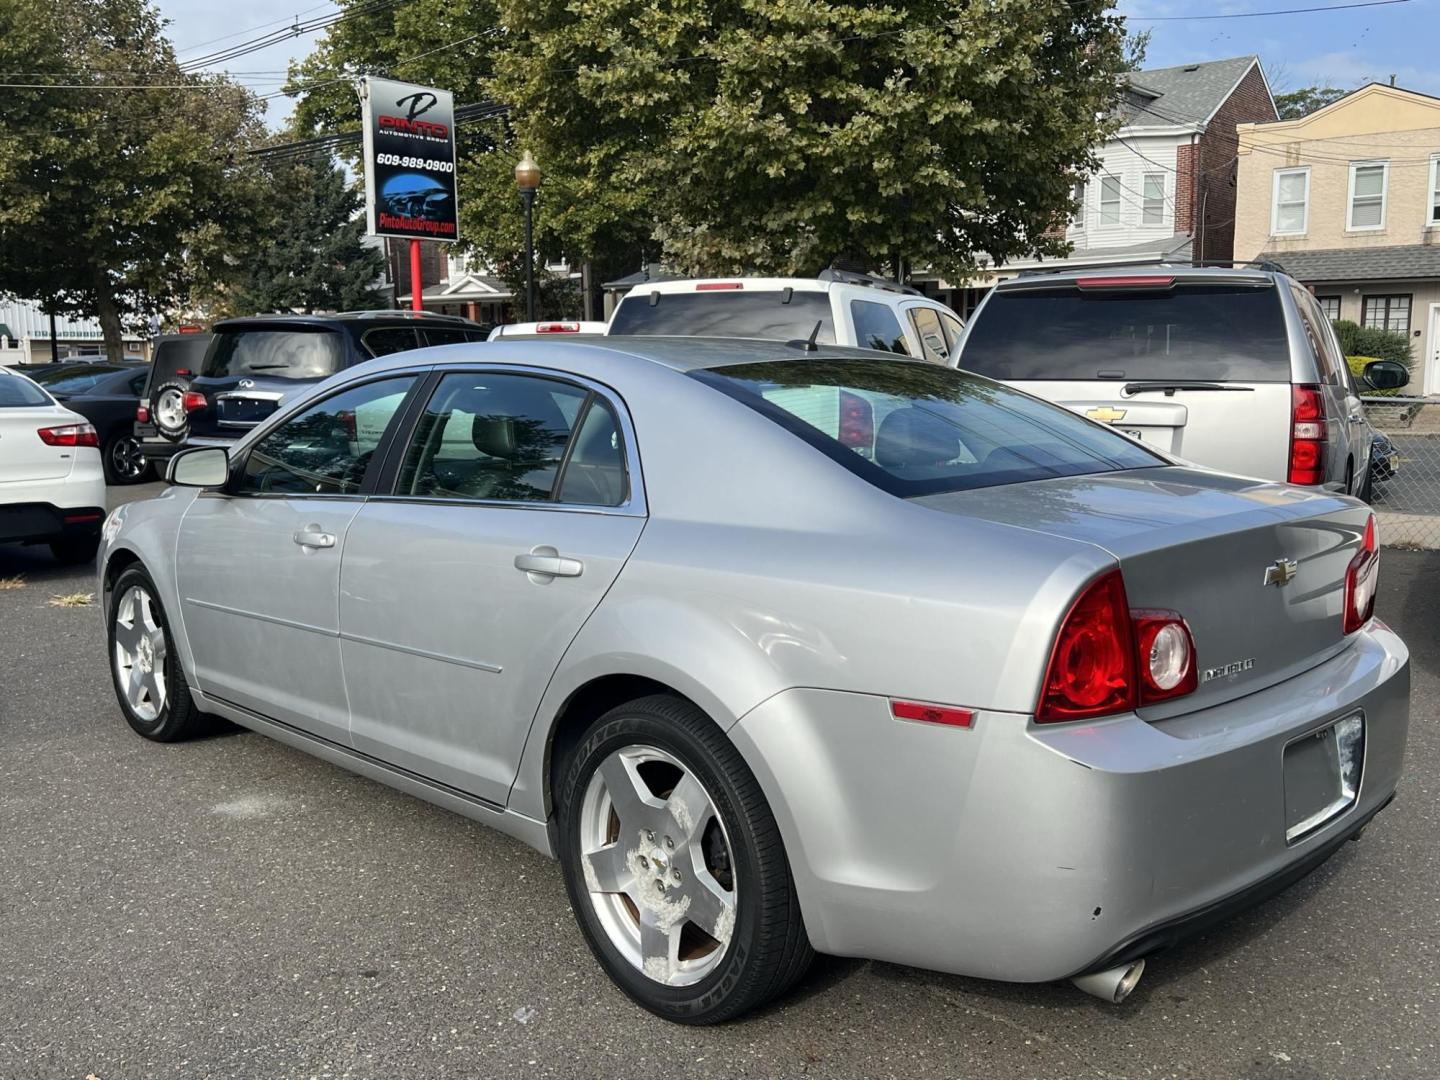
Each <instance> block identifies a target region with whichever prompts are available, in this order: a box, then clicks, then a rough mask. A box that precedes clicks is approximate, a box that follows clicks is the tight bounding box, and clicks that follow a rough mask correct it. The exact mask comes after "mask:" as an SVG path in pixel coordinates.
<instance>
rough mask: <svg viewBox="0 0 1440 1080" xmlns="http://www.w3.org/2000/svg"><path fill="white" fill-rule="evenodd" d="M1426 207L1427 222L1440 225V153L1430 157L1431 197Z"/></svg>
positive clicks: (1427, 223)
mask: <svg viewBox="0 0 1440 1080" xmlns="http://www.w3.org/2000/svg"><path fill="white" fill-rule="evenodd" d="M1428 202H1429V205H1428V206H1427V207H1426V215H1425V224H1426V225H1440V154H1433V155H1431V158H1430V198H1429V200H1428Z"/></svg>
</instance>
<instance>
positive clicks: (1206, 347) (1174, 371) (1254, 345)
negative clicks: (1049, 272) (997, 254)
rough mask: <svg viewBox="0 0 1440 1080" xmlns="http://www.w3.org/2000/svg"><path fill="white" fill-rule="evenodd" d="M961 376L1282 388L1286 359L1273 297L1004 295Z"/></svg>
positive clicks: (1248, 291) (972, 343)
mask: <svg viewBox="0 0 1440 1080" xmlns="http://www.w3.org/2000/svg"><path fill="white" fill-rule="evenodd" d="M960 366H961V367H962V368H964V369H966V370H967V371H976V372H979V373H980V374H982V375H988V376H990V377H991V378H992V379H1056V380H1062V379H1086V380H1088V379H1192V380H1194V379H1200V380H1214V381H1219V382H1225V381H1233V382H1288V381H1289V379H1290V350H1289V345H1288V342H1287V340H1286V337H1285V316H1284V313H1283V311H1282V310H1281V307H1280V298H1279V292H1278V290H1276V289H1274V288H1255V287H1245V286H1236V285H1183V284H1182V285H1177V286H1176V287H1175V288H1173V289H1164V290H1160V289H1157V290H1154V291H1137V292H1086V291H1082V290H1080V289H1077V288H1074V287H1066V288H1055V289H1010V290H1007V289H1001V290H999V291H997V292H996V293H995V294H994V295H992V296H991V297H990V299H989V300H987V301H986V302H985V306H984V307H983V308H982V309H981V310H980V311H979V312H978V313H977V314H976V316H975V319H974V320H973V322H972V324H971V326H970V336H969V337H967V338H966V339H965V349H964V352H963V354H962V355H961V357H960Z"/></svg>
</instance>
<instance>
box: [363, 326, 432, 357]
mask: <svg viewBox="0 0 1440 1080" xmlns="http://www.w3.org/2000/svg"><path fill="white" fill-rule="evenodd" d="M360 340H361V341H362V342H363V343H364V345H365V349H366V351H368V352H369V353H370V355H371V356H389V355H390V354H391V353H397V352H404V351H405V350H406V349H418V348H419V347H420V339H419V338H418V337H417V336H416V335H415V328H414V327H413V326H381V327H377V328H376V329H374V330H366V331H365V334H364V336H363V337H361V339H360Z"/></svg>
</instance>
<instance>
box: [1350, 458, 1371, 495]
mask: <svg viewBox="0 0 1440 1080" xmlns="http://www.w3.org/2000/svg"><path fill="white" fill-rule="evenodd" d="M1355 497H1356V498H1357V499H1359V500H1360V501H1361V502H1363V503H1367V504H1368V503H1370V502H1371V501H1372V500H1373V499H1374V498H1375V465H1374V463H1373V461H1372V460H1371V459H1370V458H1366V459H1365V478H1364V479H1363V480H1361V481H1360V490H1359V491H1357V492H1355Z"/></svg>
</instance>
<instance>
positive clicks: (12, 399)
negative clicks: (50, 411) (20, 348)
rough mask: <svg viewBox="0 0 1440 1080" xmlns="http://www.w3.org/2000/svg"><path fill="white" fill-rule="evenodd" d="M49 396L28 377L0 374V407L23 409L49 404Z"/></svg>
mask: <svg viewBox="0 0 1440 1080" xmlns="http://www.w3.org/2000/svg"><path fill="white" fill-rule="evenodd" d="M49 404H50V396H49V395H48V394H46V393H45V391H44V390H41V389H40V388H39V387H38V386H36V385H35V384H34V383H32V382H30V380H28V379H23V378H20V377H19V376H16V375H0V409H25V408H30V407H33V406H35V405H49Z"/></svg>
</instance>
